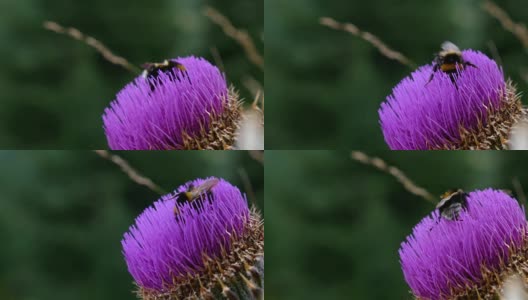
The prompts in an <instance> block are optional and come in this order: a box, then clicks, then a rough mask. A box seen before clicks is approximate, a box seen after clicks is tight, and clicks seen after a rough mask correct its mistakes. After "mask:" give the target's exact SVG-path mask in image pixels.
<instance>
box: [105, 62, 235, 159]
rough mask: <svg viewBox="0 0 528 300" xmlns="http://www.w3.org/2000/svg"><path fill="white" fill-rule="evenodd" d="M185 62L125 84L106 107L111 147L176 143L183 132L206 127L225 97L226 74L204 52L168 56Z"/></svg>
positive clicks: (145, 147) (176, 145)
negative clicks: (181, 66) (206, 57)
mask: <svg viewBox="0 0 528 300" xmlns="http://www.w3.org/2000/svg"><path fill="white" fill-rule="evenodd" d="M172 61H175V62H178V63H179V64H181V65H183V66H184V67H185V71H182V70H179V69H177V68H174V69H172V70H171V71H169V72H159V73H158V76H157V77H147V78H144V77H142V76H139V77H137V78H136V79H134V81H133V82H131V83H129V84H128V85H126V86H125V87H124V88H123V89H122V90H121V91H120V92H119V93H118V94H117V96H116V99H115V100H114V101H113V102H112V103H111V104H110V107H109V108H106V109H105V112H104V115H103V122H104V130H105V133H106V137H107V140H108V145H109V147H110V148H111V149H113V150H167V149H179V148H181V146H182V144H183V140H184V139H183V133H186V134H188V135H190V136H194V135H197V134H199V133H200V131H201V130H202V128H203V129H205V130H207V129H208V127H209V125H210V124H209V123H210V119H211V113H217V114H221V113H222V112H223V107H224V104H225V103H227V102H226V101H227V95H228V89H227V83H226V80H225V76H224V75H223V74H222V73H221V72H220V70H218V68H216V67H215V66H213V65H211V64H210V63H209V62H207V61H206V60H204V59H202V58H196V57H193V56H190V57H183V58H182V57H179V58H175V59H172Z"/></svg>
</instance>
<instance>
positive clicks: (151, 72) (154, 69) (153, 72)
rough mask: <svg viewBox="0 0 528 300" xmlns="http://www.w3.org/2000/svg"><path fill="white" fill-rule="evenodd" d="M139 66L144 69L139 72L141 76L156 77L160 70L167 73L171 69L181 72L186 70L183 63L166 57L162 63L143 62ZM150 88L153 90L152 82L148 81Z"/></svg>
mask: <svg viewBox="0 0 528 300" xmlns="http://www.w3.org/2000/svg"><path fill="white" fill-rule="evenodd" d="M141 67H142V68H143V69H144V70H143V73H141V76H142V77H143V78H157V77H158V75H159V74H160V72H163V73H168V72H170V71H172V70H173V69H177V70H178V71H180V72H182V73H183V74H185V72H187V69H186V68H185V66H184V65H182V64H181V63H179V62H177V61H173V60H168V59H166V60H164V61H163V62H162V63H144V64H143V65H141ZM150 90H151V91H154V84H153V83H152V82H151V83H150Z"/></svg>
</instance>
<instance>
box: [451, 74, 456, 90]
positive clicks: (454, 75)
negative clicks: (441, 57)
mask: <svg viewBox="0 0 528 300" xmlns="http://www.w3.org/2000/svg"><path fill="white" fill-rule="evenodd" d="M449 79H451V82H452V83H453V84H454V85H455V88H456V89H457V90H458V84H457V82H456V73H450V74H449Z"/></svg>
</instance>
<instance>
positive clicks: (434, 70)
mask: <svg viewBox="0 0 528 300" xmlns="http://www.w3.org/2000/svg"><path fill="white" fill-rule="evenodd" d="M438 69H440V65H439V64H435V65H434V66H433V73H431V76H429V80H428V81H427V83H426V84H425V85H428V84H429V82H431V81H432V80H433V77H434V74H435V73H436V71H438Z"/></svg>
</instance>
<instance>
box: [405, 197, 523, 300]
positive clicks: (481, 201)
mask: <svg viewBox="0 0 528 300" xmlns="http://www.w3.org/2000/svg"><path fill="white" fill-rule="evenodd" d="M526 229H527V225H526V217H525V214H524V209H523V208H521V207H520V206H519V204H518V203H517V201H516V200H515V199H513V198H512V197H510V196H509V195H508V194H506V193H505V192H502V191H498V190H492V189H486V190H481V191H474V192H471V193H469V194H468V196H467V207H466V209H464V210H462V211H461V212H460V214H459V215H458V218H457V219H456V220H448V219H445V218H442V217H441V216H439V213H438V210H435V211H434V212H433V213H431V214H430V215H429V216H427V217H425V218H424V219H423V220H422V221H421V222H420V223H418V225H416V226H415V227H414V229H413V232H412V234H411V235H410V236H408V237H407V239H406V240H405V241H404V242H403V243H402V245H401V248H400V250H399V254H400V262H401V266H402V270H403V274H404V277H405V280H406V281H407V283H408V284H409V286H410V288H411V290H412V292H413V294H414V295H415V296H416V297H417V298H420V299H455V298H457V296H461V295H464V296H468V295H473V296H475V294H474V293H475V291H477V290H478V292H479V294H480V296H483V295H487V294H492V293H495V292H497V290H499V289H500V287H499V288H497V286H495V287H490V286H487V285H488V284H490V282H492V281H493V280H494V279H490V278H502V277H504V276H503V275H506V274H507V273H508V272H509V271H511V269H512V268H511V264H512V263H515V260H513V259H512V257H513V255H514V253H517V254H519V253H522V252H523V250H521V249H523V247H524V245H525V234H526ZM522 256H523V257H525V256H524V254H523V255H522ZM525 258H526V257H525ZM526 261H527V260H526V259H524V260H523V263H526ZM509 264H510V265H509ZM490 272H491V273H492V275H490V274H489V273H490ZM494 284H497V285H500V283H497V282H495V283H494ZM471 299H473V298H471ZM486 299H487V298H486Z"/></svg>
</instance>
